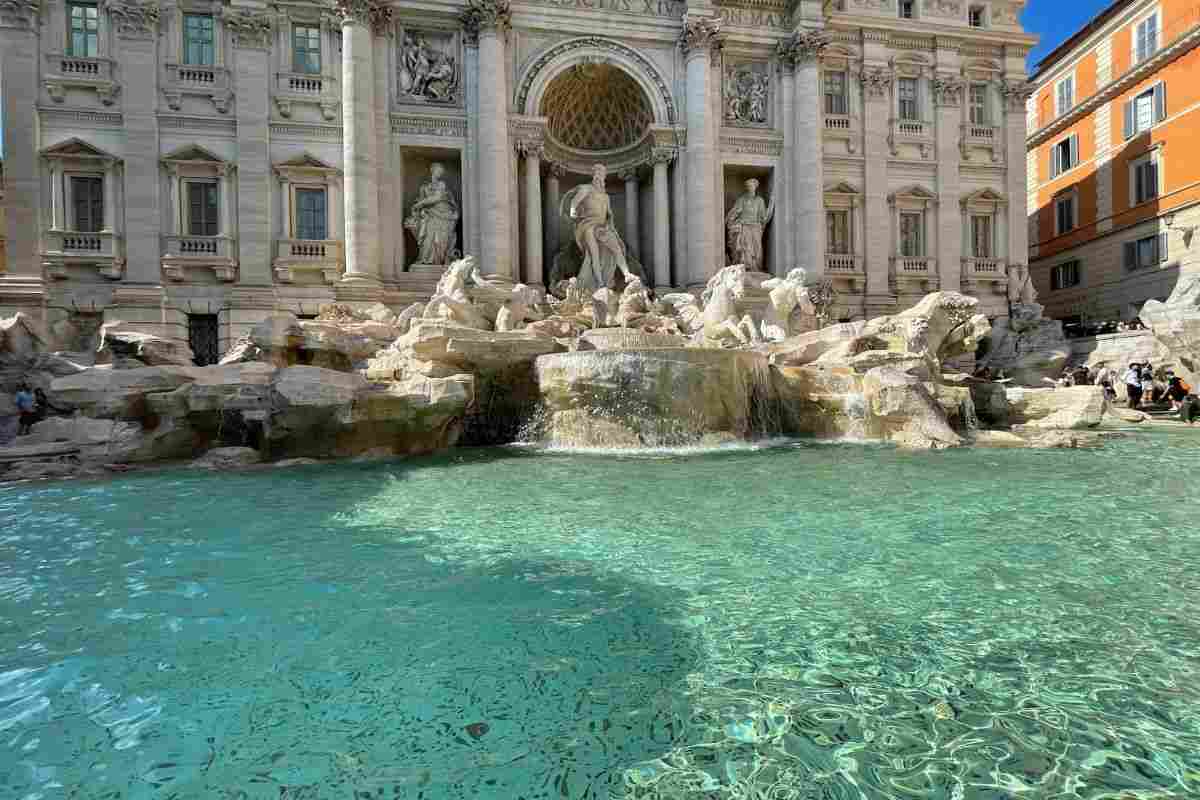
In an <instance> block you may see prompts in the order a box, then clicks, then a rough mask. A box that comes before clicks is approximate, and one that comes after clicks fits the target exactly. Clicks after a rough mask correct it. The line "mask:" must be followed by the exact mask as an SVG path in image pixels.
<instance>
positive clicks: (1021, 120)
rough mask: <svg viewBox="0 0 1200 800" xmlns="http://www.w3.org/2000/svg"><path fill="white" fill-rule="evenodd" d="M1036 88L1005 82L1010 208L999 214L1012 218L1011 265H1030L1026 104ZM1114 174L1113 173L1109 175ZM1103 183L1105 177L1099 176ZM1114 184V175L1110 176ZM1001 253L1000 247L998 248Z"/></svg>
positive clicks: (1020, 82)
mask: <svg viewBox="0 0 1200 800" xmlns="http://www.w3.org/2000/svg"><path fill="white" fill-rule="evenodd" d="M1033 91H1034V86H1033V85H1032V84H1030V83H1028V82H1027V81H1026V80H1025V79H1024V78H1023V77H1019V78H1014V79H1011V80H1006V81H1005V82H1004V86H1003V90H1002V95H1003V97H1004V163H1005V165H1006V169H1007V174H1006V180H1005V191H1006V193H1007V194H1008V197H1007V200H1008V205H1007V206H1004V207H1003V208H1002V210H1001V211H1000V212H997V216H998V215H999V214H1000V213H1003V214H1007V215H1009V217H1008V219H1009V220H1010V222H1009V224H1008V225H1006V226H1005V227H1006V228H1007V230H1008V247H1007V250H1008V252H1007V254H1006V255H1007V258H1008V263H1009V264H1010V265H1012V264H1018V265H1022V266H1024V265H1026V264H1028V263H1029V228H1028V226H1027V224H1026V218H1025V201H1024V198H1025V197H1026V191H1027V189H1026V184H1025V180H1026V175H1025V169H1026V160H1025V101H1026V100H1028V99H1029V96H1030V95H1031V94H1032V93H1033ZM1110 172H1111V171H1110ZM1100 177H1101V179H1103V177H1104V176H1103V175H1101V176H1100ZM1109 180H1111V175H1110V176H1109ZM997 249H998V250H999V249H1000V248H999V245H997Z"/></svg>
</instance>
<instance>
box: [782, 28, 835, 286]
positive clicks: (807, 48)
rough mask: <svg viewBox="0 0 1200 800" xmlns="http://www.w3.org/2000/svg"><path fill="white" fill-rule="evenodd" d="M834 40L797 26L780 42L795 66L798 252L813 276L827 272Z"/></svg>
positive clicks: (793, 167)
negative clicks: (824, 68)
mask: <svg viewBox="0 0 1200 800" xmlns="http://www.w3.org/2000/svg"><path fill="white" fill-rule="evenodd" d="M828 44H829V36H828V35H827V34H826V33H824V32H823V31H817V30H802V31H798V32H796V33H794V34H792V36H791V37H790V38H789V39H787V40H786V41H784V42H782V43H780V45H779V55H780V57H781V58H782V59H783V60H784V61H787V62H789V63H790V65H791V66H792V69H793V71H794V76H793V83H794V96H793V100H792V149H791V154H792V160H791V164H790V169H789V171H788V172H789V174H788V178H789V180H790V181H791V183H792V188H791V200H792V220H793V227H794V230H795V234H794V239H793V241H794V244H793V252H794V254H795V255H796V257H797V259H798V260H799V261H801V262H803V263H804V265H805V266H806V267H807V268H808V269H809V274H810V275H821V274H823V273H824V272H825V202H824V182H825V181H824V162H825V158H824V156H825V154H824V140H823V137H822V133H821V114H820V108H821V69H820V56H821V51H822V50H824V49H825V47H826V46H827V45H828Z"/></svg>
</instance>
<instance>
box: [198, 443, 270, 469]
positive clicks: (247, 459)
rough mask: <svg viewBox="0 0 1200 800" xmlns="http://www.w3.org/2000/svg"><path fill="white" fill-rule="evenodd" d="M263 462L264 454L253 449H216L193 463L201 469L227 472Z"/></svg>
mask: <svg viewBox="0 0 1200 800" xmlns="http://www.w3.org/2000/svg"><path fill="white" fill-rule="evenodd" d="M260 461H262V453H260V452H258V451H257V450H255V449H254V448H252V447H215V448H213V449H212V450H209V451H208V452H207V453H205V454H204V455H202V456H200V457H199V458H197V459H196V460H195V461H193V462H192V466H193V467H198V468H200V469H212V470H226V469H237V468H238V467H248V466H250V465H251V464H257V463H258V462H260Z"/></svg>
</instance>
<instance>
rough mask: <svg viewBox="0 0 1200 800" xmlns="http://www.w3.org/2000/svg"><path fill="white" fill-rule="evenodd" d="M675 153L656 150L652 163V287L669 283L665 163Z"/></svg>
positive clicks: (668, 213)
mask: <svg viewBox="0 0 1200 800" xmlns="http://www.w3.org/2000/svg"><path fill="white" fill-rule="evenodd" d="M674 157H675V154H674V153H673V152H670V151H666V150H663V151H657V152H655V153H654V154H653V155H652V156H651V160H652V161H653V163H654V288H655V289H665V288H667V287H669V286H670V285H671V205H670V203H671V198H670V194H669V190H668V188H667V186H668V184H667V165H668V164H670V163H671V160H672V159H673V158H674Z"/></svg>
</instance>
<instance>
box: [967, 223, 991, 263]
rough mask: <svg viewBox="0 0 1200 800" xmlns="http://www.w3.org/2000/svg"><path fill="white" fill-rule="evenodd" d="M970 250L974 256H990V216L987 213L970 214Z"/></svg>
mask: <svg viewBox="0 0 1200 800" xmlns="http://www.w3.org/2000/svg"><path fill="white" fill-rule="evenodd" d="M971 250H972V252H973V253H974V254H975V257H976V258H991V257H992V217H991V215H989V214H975V215H972V216H971Z"/></svg>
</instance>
